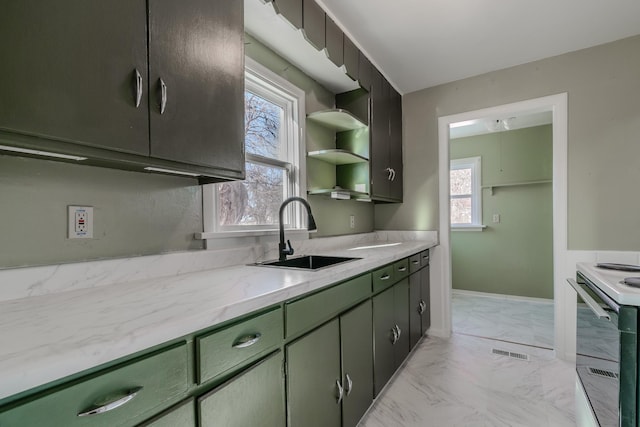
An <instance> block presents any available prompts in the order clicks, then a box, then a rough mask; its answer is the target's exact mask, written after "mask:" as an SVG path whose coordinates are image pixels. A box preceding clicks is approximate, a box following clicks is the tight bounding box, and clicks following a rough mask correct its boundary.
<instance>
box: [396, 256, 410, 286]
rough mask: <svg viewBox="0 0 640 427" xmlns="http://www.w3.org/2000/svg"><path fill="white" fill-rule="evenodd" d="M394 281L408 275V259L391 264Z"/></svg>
mask: <svg viewBox="0 0 640 427" xmlns="http://www.w3.org/2000/svg"><path fill="white" fill-rule="evenodd" d="M393 270H394V273H393V274H394V279H395V281H396V282H397V281H399V280H402V279H404V278H405V277H407V276H408V275H409V258H405V259H401V260H400V261H396V262H395V263H394V264H393Z"/></svg>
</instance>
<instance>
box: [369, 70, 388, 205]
mask: <svg viewBox="0 0 640 427" xmlns="http://www.w3.org/2000/svg"><path fill="white" fill-rule="evenodd" d="M388 94H389V92H388V86H387V85H385V84H384V78H383V76H382V74H380V72H378V71H377V70H374V71H373V75H372V78H371V106H370V108H371V122H370V125H369V132H370V138H371V150H370V159H369V165H370V175H371V197H372V198H373V199H381V198H382V199H384V198H387V197H388V194H389V188H390V187H389V186H390V182H391V172H390V164H389V108H388Z"/></svg>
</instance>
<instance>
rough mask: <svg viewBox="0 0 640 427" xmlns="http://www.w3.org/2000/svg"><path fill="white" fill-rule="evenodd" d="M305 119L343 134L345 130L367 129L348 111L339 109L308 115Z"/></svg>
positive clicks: (364, 124) (365, 125)
mask: <svg viewBox="0 0 640 427" xmlns="http://www.w3.org/2000/svg"><path fill="white" fill-rule="evenodd" d="M307 119H309V120H313V121H314V122H317V123H319V124H321V125H322V126H325V127H328V128H330V129H333V130H335V131H336V132H344V131H346V130H356V129H361V128H366V127H367V124H366V123H363V122H362V121H361V120H360V119H358V118H357V117H356V116H354V115H353V114H351V113H350V112H349V111H347V110H343V109H341V108H331V109H328V110H321V111H316V112H313V113H309V114H308V115H307Z"/></svg>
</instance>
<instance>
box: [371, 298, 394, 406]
mask: <svg viewBox="0 0 640 427" xmlns="http://www.w3.org/2000/svg"><path fill="white" fill-rule="evenodd" d="M393 289H394V288H393V287H391V288H389V289H387V290H385V291H384V292H381V293H380V294H378V295H376V296H374V297H373V342H374V347H373V348H374V360H375V363H374V371H373V372H374V374H373V380H374V393H375V395H376V396H377V395H378V394H379V393H380V391H381V390H382V389H383V388H384V386H385V384H386V383H387V381H389V379H390V378H391V376H392V375H393V373H394V372H395V362H394V348H393V347H394V344H393V342H394V334H393V327H394V326H395V318H394V291H393Z"/></svg>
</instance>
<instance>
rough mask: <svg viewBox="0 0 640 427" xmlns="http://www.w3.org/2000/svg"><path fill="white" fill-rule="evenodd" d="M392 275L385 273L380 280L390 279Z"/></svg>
mask: <svg viewBox="0 0 640 427" xmlns="http://www.w3.org/2000/svg"><path fill="white" fill-rule="evenodd" d="M390 277H391V276H389V275H388V274H386V273H385V274H384V276H380V280H389V278H390Z"/></svg>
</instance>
